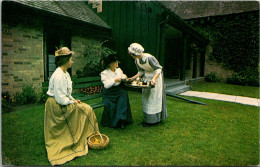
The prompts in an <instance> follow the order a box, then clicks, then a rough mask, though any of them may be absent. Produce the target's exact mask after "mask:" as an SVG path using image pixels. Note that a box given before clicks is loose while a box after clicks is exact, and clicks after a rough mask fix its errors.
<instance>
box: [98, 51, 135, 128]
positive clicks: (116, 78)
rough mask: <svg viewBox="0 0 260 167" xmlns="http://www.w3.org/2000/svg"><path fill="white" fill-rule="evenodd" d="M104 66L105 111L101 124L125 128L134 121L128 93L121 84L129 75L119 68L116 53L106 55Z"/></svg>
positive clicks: (103, 98) (102, 76)
mask: <svg viewBox="0 0 260 167" xmlns="http://www.w3.org/2000/svg"><path fill="white" fill-rule="evenodd" d="M103 66H104V67H105V70H104V71H102V72H101V74H100V75H101V81H102V82H103V84H104V89H103V90H102V100H103V103H104V111H103V114H102V119H101V124H102V125H103V126H107V127H113V128H114V127H119V128H122V129H124V128H125V126H126V125H127V124H131V123H133V120H132V113H131V108H130V104H129V98H128V94H127V92H126V91H125V90H124V89H123V88H122V86H121V81H122V79H123V80H126V78H127V76H126V75H125V74H124V73H123V71H122V70H121V69H120V68H118V56H117V55H116V54H110V55H108V56H105V57H104V58H103Z"/></svg>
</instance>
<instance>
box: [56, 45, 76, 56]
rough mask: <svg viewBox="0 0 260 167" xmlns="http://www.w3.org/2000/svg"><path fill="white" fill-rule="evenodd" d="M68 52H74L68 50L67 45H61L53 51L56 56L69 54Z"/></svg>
mask: <svg viewBox="0 0 260 167" xmlns="http://www.w3.org/2000/svg"><path fill="white" fill-rule="evenodd" d="M70 54H72V55H73V54H74V52H73V51H70V50H69V48H67V47H62V48H60V49H59V50H57V51H55V57H56V56H66V55H70Z"/></svg>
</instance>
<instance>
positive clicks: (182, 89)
mask: <svg viewBox="0 0 260 167" xmlns="http://www.w3.org/2000/svg"><path fill="white" fill-rule="evenodd" d="M188 90H190V86H188V85H179V86H175V87H168V86H167V88H166V93H171V94H175V95H176V94H179V93H183V92H186V91H188Z"/></svg>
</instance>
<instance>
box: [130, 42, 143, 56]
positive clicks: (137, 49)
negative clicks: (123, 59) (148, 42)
mask: <svg viewBox="0 0 260 167" xmlns="http://www.w3.org/2000/svg"><path fill="white" fill-rule="evenodd" d="M128 51H129V52H130V53H132V54H134V55H136V56H141V54H142V53H143V52H144V48H143V47H142V45H140V44H138V43H132V44H131V45H130V46H129V47H128Z"/></svg>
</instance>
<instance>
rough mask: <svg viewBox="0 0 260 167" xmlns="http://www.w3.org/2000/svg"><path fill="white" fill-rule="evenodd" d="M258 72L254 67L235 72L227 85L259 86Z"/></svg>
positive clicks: (228, 79)
mask: <svg viewBox="0 0 260 167" xmlns="http://www.w3.org/2000/svg"><path fill="white" fill-rule="evenodd" d="M258 76H259V74H258V71H257V70H256V69H254V68H252V67H248V68H247V69H246V70H243V71H240V72H234V73H233V75H232V76H231V77H228V78H227V83H230V84H235V85H248V86H259V78H258Z"/></svg>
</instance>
